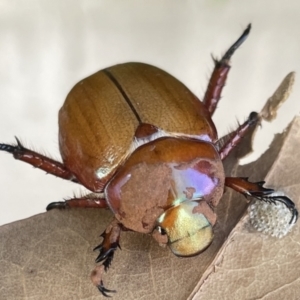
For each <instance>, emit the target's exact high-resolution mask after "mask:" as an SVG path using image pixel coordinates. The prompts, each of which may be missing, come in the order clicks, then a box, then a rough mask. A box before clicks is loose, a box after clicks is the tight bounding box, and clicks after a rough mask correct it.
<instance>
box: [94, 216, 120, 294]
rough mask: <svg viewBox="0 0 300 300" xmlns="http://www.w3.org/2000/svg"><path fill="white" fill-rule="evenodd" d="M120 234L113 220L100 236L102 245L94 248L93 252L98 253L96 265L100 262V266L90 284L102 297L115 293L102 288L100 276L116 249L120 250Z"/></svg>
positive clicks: (95, 270) (118, 225) (115, 221)
mask: <svg viewBox="0 0 300 300" xmlns="http://www.w3.org/2000/svg"><path fill="white" fill-rule="evenodd" d="M120 233H121V224H120V223H119V222H118V221H117V220H113V221H112V222H111V223H110V225H109V226H108V227H107V228H106V229H105V231H104V232H103V233H102V234H101V237H103V241H102V243H101V244H100V245H99V246H97V247H95V248H94V251H96V250H98V251H100V254H99V255H98V257H97V258H96V263H99V262H101V261H102V264H101V265H100V266H97V267H96V268H95V269H94V270H93V272H92V274H91V279H92V282H93V283H94V284H95V285H96V286H97V288H98V290H99V291H100V292H101V293H102V294H103V295H104V296H108V295H107V294H106V293H109V292H115V291H114V290H108V289H106V288H105V287H104V286H103V280H102V275H103V271H105V272H106V271H107V270H108V268H109V266H110V265H111V262H112V260H113V257H114V252H115V251H116V250H117V248H118V247H119V248H120V245H119V239H120Z"/></svg>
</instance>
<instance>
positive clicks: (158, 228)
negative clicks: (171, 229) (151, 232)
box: [157, 226, 167, 235]
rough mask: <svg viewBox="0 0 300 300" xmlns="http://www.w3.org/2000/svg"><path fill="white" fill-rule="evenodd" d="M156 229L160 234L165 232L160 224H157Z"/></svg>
mask: <svg viewBox="0 0 300 300" xmlns="http://www.w3.org/2000/svg"><path fill="white" fill-rule="evenodd" d="M157 231H158V232H159V233H160V234H161V235H166V234H167V232H166V231H165V230H164V229H163V228H162V227H160V226H157Z"/></svg>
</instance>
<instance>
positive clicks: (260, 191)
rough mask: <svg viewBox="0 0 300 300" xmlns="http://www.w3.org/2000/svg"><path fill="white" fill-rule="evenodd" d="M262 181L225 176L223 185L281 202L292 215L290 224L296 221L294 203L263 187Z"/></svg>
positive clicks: (296, 211)
mask: <svg viewBox="0 0 300 300" xmlns="http://www.w3.org/2000/svg"><path fill="white" fill-rule="evenodd" d="M264 183H265V182H264V181H260V182H250V181H248V178H245V177H226V179H225V185H226V186H228V187H230V188H232V189H234V190H235V191H237V192H239V193H241V194H243V195H244V196H246V197H247V196H250V197H253V198H255V199H257V200H260V201H265V202H269V203H273V204H276V202H281V203H283V204H284V205H285V206H286V207H287V208H288V209H289V210H290V212H291V214H292V217H291V220H290V224H294V223H296V221H297V219H298V210H297V208H296V207H295V203H294V202H293V201H292V200H291V199H290V198H288V197H287V196H283V195H278V194H277V193H276V192H275V191H274V190H273V189H266V188H264V187H263V185H264Z"/></svg>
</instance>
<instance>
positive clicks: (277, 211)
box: [248, 200, 295, 238]
mask: <svg viewBox="0 0 300 300" xmlns="http://www.w3.org/2000/svg"><path fill="white" fill-rule="evenodd" d="M248 212H249V218H250V224H251V225H252V226H253V227H254V228H255V229H256V230H258V231H260V232H262V233H264V234H267V235H271V236H273V237H277V238H281V237H283V236H285V235H286V234H287V233H288V232H289V231H290V230H291V228H292V227H293V226H294V225H295V222H292V224H291V219H292V213H291V211H290V210H289V209H288V208H287V207H286V205H285V204H283V203H281V202H279V201H276V202H275V204H274V203H267V202H264V201H258V200H255V201H254V202H253V203H251V204H250V205H249V207H248Z"/></svg>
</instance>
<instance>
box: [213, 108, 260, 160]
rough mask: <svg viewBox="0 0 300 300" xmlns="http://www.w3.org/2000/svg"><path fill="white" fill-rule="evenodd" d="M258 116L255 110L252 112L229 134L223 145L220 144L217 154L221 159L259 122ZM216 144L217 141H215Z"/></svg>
mask: <svg viewBox="0 0 300 300" xmlns="http://www.w3.org/2000/svg"><path fill="white" fill-rule="evenodd" d="M259 121H260V116H259V114H258V113H256V112H252V113H251V114H250V115H249V117H248V119H247V120H246V121H245V122H244V123H243V124H242V125H240V126H239V127H238V128H237V129H236V130H235V131H233V132H232V133H230V134H229V138H228V139H227V140H226V142H225V143H224V144H223V145H220V149H219V154H220V158H221V160H224V159H225V158H226V157H227V156H228V155H229V153H230V152H231V151H232V150H233V149H234V147H235V146H236V145H237V144H238V143H239V142H240V141H241V140H242V138H243V137H244V136H245V135H246V133H247V132H248V130H249V129H250V128H251V127H253V126H255V125H257V124H259ZM217 144H218V142H217Z"/></svg>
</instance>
